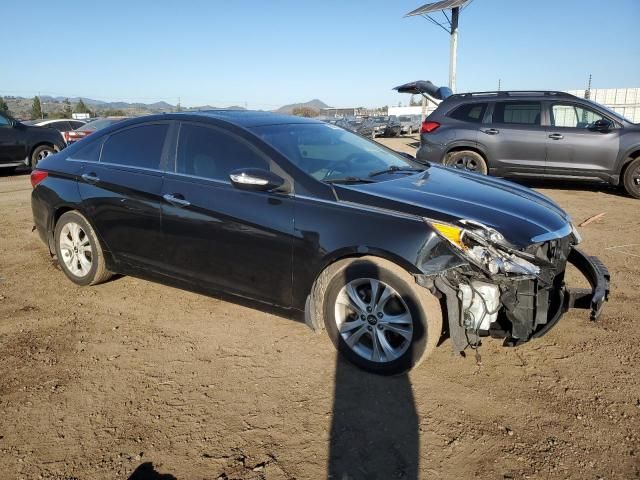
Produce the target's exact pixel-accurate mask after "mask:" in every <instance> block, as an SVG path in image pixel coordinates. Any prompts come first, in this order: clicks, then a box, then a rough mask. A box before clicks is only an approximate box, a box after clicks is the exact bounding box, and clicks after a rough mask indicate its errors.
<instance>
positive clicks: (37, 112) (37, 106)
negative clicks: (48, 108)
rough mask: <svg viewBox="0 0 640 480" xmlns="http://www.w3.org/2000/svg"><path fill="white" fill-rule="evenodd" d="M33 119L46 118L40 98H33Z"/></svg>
mask: <svg viewBox="0 0 640 480" xmlns="http://www.w3.org/2000/svg"><path fill="white" fill-rule="evenodd" d="M31 118H32V119H33V120H36V119H39V118H44V114H43V113H42V104H41V103H40V97H38V96H35V97H33V103H32V104H31Z"/></svg>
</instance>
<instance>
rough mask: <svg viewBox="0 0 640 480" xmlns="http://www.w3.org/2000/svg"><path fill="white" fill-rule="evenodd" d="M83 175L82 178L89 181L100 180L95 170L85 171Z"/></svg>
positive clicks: (95, 181)
mask: <svg viewBox="0 0 640 480" xmlns="http://www.w3.org/2000/svg"><path fill="white" fill-rule="evenodd" d="M81 176H82V179H83V180H84V181H85V182H87V183H97V182H99V181H100V179H99V178H98V176H97V175H96V174H95V173H93V172H91V173H83V174H82V175H81Z"/></svg>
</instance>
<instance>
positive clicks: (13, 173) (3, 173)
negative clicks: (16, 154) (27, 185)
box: [0, 167, 31, 177]
mask: <svg viewBox="0 0 640 480" xmlns="http://www.w3.org/2000/svg"><path fill="white" fill-rule="evenodd" d="M30 173H31V169H30V168H29V167H17V168H0V177H18V176H20V175H29V174H30Z"/></svg>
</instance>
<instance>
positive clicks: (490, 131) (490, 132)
mask: <svg viewBox="0 0 640 480" xmlns="http://www.w3.org/2000/svg"><path fill="white" fill-rule="evenodd" d="M483 132H484V133H486V134H487V135H496V134H498V133H500V130H498V129H497V128H487V129H486V130H483Z"/></svg>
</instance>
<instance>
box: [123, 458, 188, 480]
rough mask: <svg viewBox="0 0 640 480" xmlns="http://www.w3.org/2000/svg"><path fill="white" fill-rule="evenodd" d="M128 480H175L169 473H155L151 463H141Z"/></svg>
mask: <svg viewBox="0 0 640 480" xmlns="http://www.w3.org/2000/svg"><path fill="white" fill-rule="evenodd" d="M128 480H177V479H176V477H174V476H173V475H171V474H170V473H160V472H158V471H156V469H155V468H154V466H153V463H152V462H145V463H141V464H140V465H139V466H138V468H136V469H135V470H134V471H133V473H132V474H131V475H130V476H129V479H128Z"/></svg>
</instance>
